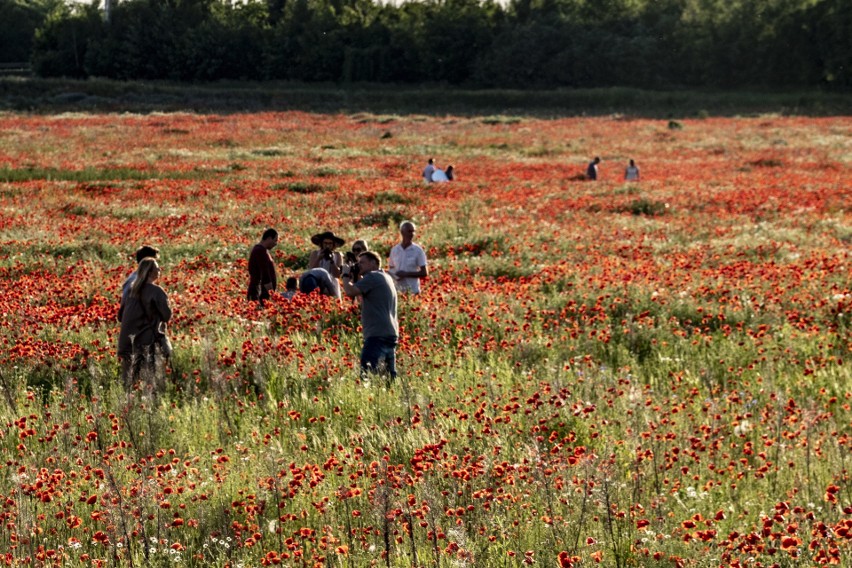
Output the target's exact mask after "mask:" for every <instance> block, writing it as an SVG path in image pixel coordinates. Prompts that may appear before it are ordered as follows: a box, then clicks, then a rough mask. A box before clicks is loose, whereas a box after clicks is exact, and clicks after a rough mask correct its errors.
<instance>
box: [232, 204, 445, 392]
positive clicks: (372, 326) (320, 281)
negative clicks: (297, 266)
mask: <svg viewBox="0 0 852 568" xmlns="http://www.w3.org/2000/svg"><path fill="white" fill-rule="evenodd" d="M399 232H400V242H399V243H397V244H396V245H394V246H393V248H391V251H390V254H389V257H388V268H387V270H382V259H381V257H380V256H379V255H378V254H376V253H375V252H374V251H371V250H369V247H368V245H367V242H366V241H365V240H363V239H359V240H356V241H354V242H353V244H352V248H351V250H350V251H347V252H346V253H345V254H344V253H341V252H340V251H339V250H338V249H339V248H340V247H342V246H343V245H344V244H346V241H345V240H344V239H343V238H341V237H339V236H337V235H335V234H334V233H333V232H332V231H325V232H322V233H317V234H316V235H313V236H312V237H311V242H312V243H313V244H314V245H316V247H317V248H316V249H315V250H313V251H312V252H311V254H310V257H309V259H308V269H307V270H305V271H304V272H302V274H301V275H300V276H299V277H298V278H297V277H295V276H291V277H290V278H288V279H287V286H286V289H285V291H284V293H283V294H282V295H283V296H284V297H287V298H292V297H293V295H295V294H296V293H301V294H310V293H312V292H314V291H315V290H316V291H317V292H318V293H319V294H324V295H327V296H332V297H335V298H338V299H340V298H341V296H342V294H345V295H346V296H347V297H349V298H353V299H357V300H358V301H359V303H360V305H361V328H362V332H363V337H364V345H363V348H362V350H361V371H362V373H369V372H377V371H378V370H379V369H380V368H381V365H382V364H384V368H385V371H386V372H387V374H388V376H389V377H390V378H391V379H393V378H395V377H396V345H397V342H398V341H399V322H398V320H397V297H398V292H409V293H412V294H418V293H420V281H421V279H423V278H425V277H426V276H428V268H427V260H426V252H425V251H424V250H423V248H422V247H421V246H420V245H418V244H417V243H415V242H414V236H415V234H416V232H417V227H416V225H415V224H414V223H413V222H411V221H403V222H402V223H401V224H400V227H399ZM277 244H278V232H277V231H276V230H275V229H267V230H266V231H264V233H263V235H262V236H261V240H260V242H258V243H257V244H256V245H254V247H253V248H252V250H251V253H250V255H249V286H248V291H247V298H248V299H249V300H250V301H257V302H260V303H262V302H263V301H264V300H266V299H269V298H270V297H271V294H272V293H273V292H274V291H275V290H276V289H277V287H278V279H277V276H276V271H275V262H274V261H273V259H272V255H271V254H270V251H271V250H272V249H273V248H274V247H275V246H276V245H277ZM341 292H342V294H341Z"/></svg>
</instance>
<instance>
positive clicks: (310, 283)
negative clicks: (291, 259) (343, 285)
mask: <svg viewBox="0 0 852 568" xmlns="http://www.w3.org/2000/svg"><path fill="white" fill-rule="evenodd" d="M314 290H319V293H320V294H322V295H323V296H331V297H332V298H337V299H338V300H339V299H340V284H338V282H337V278H332V277H331V274H329V273H328V270H326V269H325V268H320V267H317V268H311V269H310V270H307V271H305V272H303V273H302V276H300V277H299V291H300V292H301V293H302V294H310V293H311V292H313V291H314Z"/></svg>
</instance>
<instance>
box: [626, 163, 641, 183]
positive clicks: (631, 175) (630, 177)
mask: <svg viewBox="0 0 852 568" xmlns="http://www.w3.org/2000/svg"><path fill="white" fill-rule="evenodd" d="M624 179H625V180H626V181H639V167H638V166H637V165H636V162H634V161H633V160H630V164H629V165H628V166H627V168H626V169H625V170H624Z"/></svg>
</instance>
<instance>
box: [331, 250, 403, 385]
mask: <svg viewBox="0 0 852 568" xmlns="http://www.w3.org/2000/svg"><path fill="white" fill-rule="evenodd" d="M358 265H359V268H360V272H361V279H360V280H359V281H358V282H355V283H353V282H352V276H351V275H350V274H349V267H348V266H347V267H344V269H343V270H344V272H343V276H342V280H343V291H344V292H345V293H346V295H347V296H349V297H350V298H360V299H361V328H362V330H363V334H364V346H363V347H362V349H361V376H362V377H364V376H365V375H366V374H367V373H377V372H379V371H380V369H381V367H380V365H381V363H382V362H384V364H385V371H386V372H387V374H388V376H389V380H390V381H392V380H393V379H395V378H396V344H397V342H398V341H399V322H398V320H397V313H396V308H397V294H396V288H395V287H394V284H393V279H392V278H391V277H390V276H389V275H388V273H387V272H384V271H382V270H381V268H382V261H381V259H380V258H379V255H377V254H376V253H374V252H372V251H367V252H362V253H361V254H360V256H358Z"/></svg>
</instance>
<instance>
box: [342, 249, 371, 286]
mask: <svg viewBox="0 0 852 568" xmlns="http://www.w3.org/2000/svg"><path fill="white" fill-rule="evenodd" d="M368 250H370V247H369V246H368V245H367V241H365V240H364V239H358V240H357V241H355V242H353V243H352V248H351V249H350V250H349V251H347V252H346V254H345V255H344V256H343V264H344V265H346V266H348V267H349V274H350V275H351V276H352V281H353V282H357V281H358V278H359V277H360V268H358V256H359V255H360V254H361V253H362V252H367V251H368Z"/></svg>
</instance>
